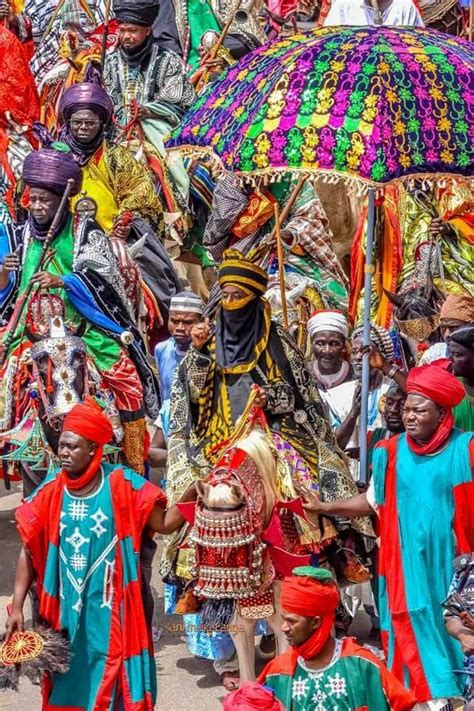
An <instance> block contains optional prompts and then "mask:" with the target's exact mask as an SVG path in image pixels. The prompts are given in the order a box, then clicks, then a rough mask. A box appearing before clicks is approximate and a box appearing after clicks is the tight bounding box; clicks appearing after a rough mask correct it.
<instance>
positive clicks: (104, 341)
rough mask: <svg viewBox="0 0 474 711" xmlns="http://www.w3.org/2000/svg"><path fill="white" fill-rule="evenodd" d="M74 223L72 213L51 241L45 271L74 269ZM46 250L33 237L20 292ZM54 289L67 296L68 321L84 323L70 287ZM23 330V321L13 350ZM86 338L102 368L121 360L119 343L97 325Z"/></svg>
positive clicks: (60, 272)
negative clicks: (73, 302) (70, 297)
mask: <svg viewBox="0 0 474 711" xmlns="http://www.w3.org/2000/svg"><path fill="white" fill-rule="evenodd" d="M72 226H73V218H72V217H71V218H70V219H69V220H68V221H67V223H66V225H65V227H64V229H63V230H62V231H61V232H60V233H59V234H58V235H57V236H56V237H55V238H54V239H53V241H52V242H51V250H53V251H54V256H53V258H52V259H51V260H50V262H49V264H48V265H47V266H46V268H45V269H44V270H43V271H46V272H48V273H49V274H54V275H55V276H59V277H63V276H66V275H69V274H71V273H72V272H73V271H74V269H73V259H74V234H73V229H72ZM42 250H43V244H42V243H41V242H40V241H39V240H36V239H32V240H31V241H30V243H29V245H28V247H27V250H26V254H25V256H24V260H23V268H22V270H21V276H20V283H19V288H18V296H21V294H24V293H25V291H26V290H27V288H28V286H29V284H30V282H31V279H32V277H33V275H34V274H35V272H36V271H37V269H38V264H39V261H40V257H41V252H42ZM50 293H52V294H55V295H57V296H59V297H60V298H61V299H62V300H63V302H64V307H65V321H66V324H73V325H74V326H76V327H78V326H79V324H80V323H81V320H82V316H81V314H79V313H78V312H77V311H76V309H75V308H74V307H73V306H72V304H71V302H70V301H69V299H68V295H67V290H66V289H64V288H61V289H51V290H50ZM22 331H23V326H22V324H21V323H20V325H19V326H18V329H17V333H16V337H15V339H14V341H13V343H12V350H13V349H14V348H16V347H17V346H18V345H20V341H21V337H22ZM82 340H83V341H84V343H85V344H86V348H87V353H88V355H90V356H91V357H92V359H93V360H94V363H95V364H96V365H97V367H98V368H99V369H100V370H102V371H107V370H110V369H111V368H112V366H113V365H114V364H115V363H117V361H118V360H119V358H120V346H119V344H118V343H117V342H116V341H115V340H114V339H113V338H111V337H110V336H107V335H106V334H105V333H103V332H102V331H100V330H99V329H98V328H96V327H95V326H92V325H90V324H88V325H87V327H86V330H85V333H84V335H83V336H82Z"/></svg>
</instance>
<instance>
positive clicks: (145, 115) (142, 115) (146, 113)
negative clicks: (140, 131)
mask: <svg viewBox="0 0 474 711" xmlns="http://www.w3.org/2000/svg"><path fill="white" fill-rule="evenodd" d="M137 118H138V119H139V121H143V120H144V119H150V118H153V112H152V111H150V109H147V108H146V106H139V107H138V111H137Z"/></svg>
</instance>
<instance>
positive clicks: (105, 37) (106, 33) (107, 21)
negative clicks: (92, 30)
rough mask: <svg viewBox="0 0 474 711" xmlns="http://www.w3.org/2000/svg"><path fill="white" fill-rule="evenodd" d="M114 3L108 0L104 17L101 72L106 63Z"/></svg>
mask: <svg viewBox="0 0 474 711" xmlns="http://www.w3.org/2000/svg"><path fill="white" fill-rule="evenodd" d="M111 5H112V0H106V3H105V17H104V34H103V35H102V49H101V52H100V73H101V74H103V73H104V65H105V54H106V52H107V41H108V39H109V25H110V8H111Z"/></svg>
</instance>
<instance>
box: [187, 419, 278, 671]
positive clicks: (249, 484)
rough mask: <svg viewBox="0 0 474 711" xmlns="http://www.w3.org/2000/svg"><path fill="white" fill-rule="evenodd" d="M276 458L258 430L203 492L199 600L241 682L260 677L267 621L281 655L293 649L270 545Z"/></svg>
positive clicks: (193, 542)
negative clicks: (258, 640)
mask: <svg viewBox="0 0 474 711" xmlns="http://www.w3.org/2000/svg"><path fill="white" fill-rule="evenodd" d="M276 481H277V469H276V458H275V455H274V452H273V451H272V448H271V444H270V443H269V441H268V439H267V437H266V435H265V434H264V433H263V431H261V430H258V429H254V430H252V431H251V432H250V434H248V435H247V436H246V437H245V438H244V439H241V440H239V441H238V443H237V445H236V446H235V447H231V448H230V449H228V450H227V451H226V452H225V453H224V455H223V457H222V458H221V459H220V461H219V462H218V463H217V464H216V465H215V467H214V468H213V470H212V472H211V473H210V474H209V475H208V476H207V477H206V478H205V479H203V480H201V481H198V482H197V484H196V489H197V495H198V500H197V504H196V513H195V519H194V525H193V526H192V528H191V531H190V533H189V537H188V544H189V546H190V547H191V548H192V549H193V550H194V557H195V568H194V570H193V573H194V574H195V580H196V584H195V587H194V595H195V596H196V597H197V598H198V600H202V601H204V602H203V605H202V608H201V621H202V625H203V626H204V627H206V628H208V629H209V628H212V626H213V625H216V624H217V625H221V626H222V625H225V626H226V627H227V626H228V629H229V631H230V634H231V636H232V639H233V642H234V644H235V648H236V650H237V656H238V660H239V668H240V679H241V681H253V680H255V678H256V675H255V645H254V637H255V627H256V623H257V620H259V619H266V620H267V621H268V623H269V625H270V627H271V629H272V630H273V631H274V633H275V639H276V649H277V654H280V653H282V652H283V651H285V650H286V649H287V648H288V643H287V640H286V638H285V636H284V634H283V633H282V630H281V623H282V618H281V608H280V600H279V598H280V593H279V582H278V581H277V580H276V572H275V567H274V564H273V562H272V557H271V555H270V544H269V543H267V542H266V541H265V535H264V532H265V529H266V528H267V527H268V525H269V523H270V521H271V520H272V517H273V514H274V509H275V504H276V502H277V498H278V495H277V489H276Z"/></svg>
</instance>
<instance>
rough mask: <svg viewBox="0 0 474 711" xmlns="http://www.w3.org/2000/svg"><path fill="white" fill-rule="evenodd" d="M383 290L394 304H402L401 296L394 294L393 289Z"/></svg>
mask: <svg viewBox="0 0 474 711" xmlns="http://www.w3.org/2000/svg"><path fill="white" fill-rule="evenodd" d="M384 292H385V295H386V297H387V298H388V300H389V301H391V302H392V304H394V305H395V306H401V305H402V304H403V297H402V296H398V294H394V293H393V291H389V290H388V289H384Z"/></svg>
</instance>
